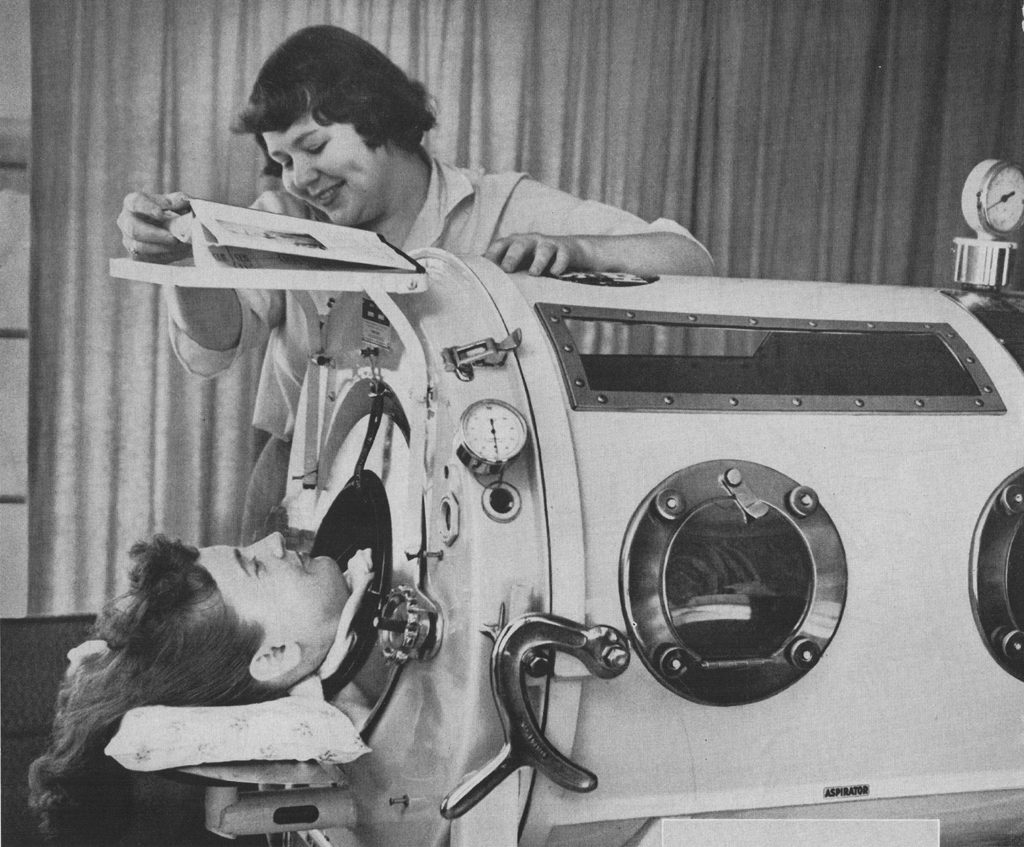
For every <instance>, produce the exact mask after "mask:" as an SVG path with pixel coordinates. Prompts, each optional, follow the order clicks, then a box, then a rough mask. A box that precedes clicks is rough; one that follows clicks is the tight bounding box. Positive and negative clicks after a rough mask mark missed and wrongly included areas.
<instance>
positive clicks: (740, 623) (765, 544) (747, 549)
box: [665, 498, 814, 660]
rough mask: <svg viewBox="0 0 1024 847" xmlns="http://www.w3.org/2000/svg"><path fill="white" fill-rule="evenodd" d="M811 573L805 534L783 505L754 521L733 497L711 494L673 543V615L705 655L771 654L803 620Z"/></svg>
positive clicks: (668, 583)
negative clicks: (789, 518) (787, 514)
mask: <svg viewBox="0 0 1024 847" xmlns="http://www.w3.org/2000/svg"><path fill="white" fill-rule="evenodd" d="M813 573H814V563H813V561H812V559H811V554H810V550H808V548H807V544H806V542H805V541H804V538H803V536H802V535H801V534H800V532H799V531H798V530H797V529H796V527H795V526H794V524H793V523H792V522H791V521H789V520H787V519H786V518H785V517H784V516H783V515H782V514H780V513H779V512H778V511H776V510H775V509H771V510H769V511H768V512H767V513H766V514H765V515H764V516H762V517H761V518H759V519H758V520H756V521H751V520H750V519H749V518H748V516H747V515H746V514H745V513H744V512H743V510H742V508H740V506H739V505H738V504H737V503H736V502H735V501H734V500H731V499H725V498H722V499H718V500H711V501H709V502H707V503H704V504H703V505H701V506H699V507H698V508H696V509H694V510H693V512H692V513H691V514H690V515H689V516H688V517H687V518H686V519H685V520H684V521H683V523H682V525H681V526H680V527H679V531H678V532H677V533H676V535H675V537H674V538H673V539H672V542H671V544H670V547H669V553H668V561H667V564H666V567H665V603H666V606H667V610H668V616H669V620H670V621H671V623H672V626H673V629H674V631H675V635H676V637H677V638H678V639H679V640H680V641H681V642H682V643H683V644H686V645H687V646H689V647H690V648H692V649H693V650H695V651H696V652H697V653H699V654H700V655H701V656H702V657H705V658H707V659H715V660H721V659H748V658H767V657H769V656H771V655H772V653H774V652H775V651H776V650H778V649H779V646H780V645H781V644H782V643H783V641H784V640H785V639H786V638H787V637H788V636H789V635H791V634H792V633H793V632H795V631H796V630H797V629H798V628H799V626H800V621H801V619H802V618H803V615H804V612H805V610H806V608H807V602H808V597H809V596H810V591H811V587H812V583H813Z"/></svg>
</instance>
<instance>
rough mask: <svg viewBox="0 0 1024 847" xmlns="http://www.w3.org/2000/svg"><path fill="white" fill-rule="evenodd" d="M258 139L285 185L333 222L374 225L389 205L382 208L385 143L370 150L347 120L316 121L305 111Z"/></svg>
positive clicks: (385, 193) (387, 188)
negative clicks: (276, 167)
mask: <svg viewBox="0 0 1024 847" xmlns="http://www.w3.org/2000/svg"><path fill="white" fill-rule="evenodd" d="M263 140H264V141H265V142H266V144H267V152H268V153H269V155H270V157H271V158H272V159H273V160H274V161H275V162H277V163H278V164H280V165H281V169H282V174H281V178H282V180H283V182H284V187H285V189H286V190H287V191H288V192H289V193H290V194H294V195H295V196H296V197H298V198H299V199H300V200H304V201H305V202H307V203H309V204H310V205H312V206H315V207H316V208H317V209H319V210H320V211H322V212H324V213H325V214H326V215H327V216H328V217H329V218H330V220H331V221H332V222H333V223H336V224H341V225H342V226H356V227H360V228H362V229H376V228H377V227H378V226H379V225H380V224H381V223H382V222H383V221H385V220H387V218H388V217H390V216H391V215H392V214H393V212H394V211H395V210H392V209H389V208H388V198H389V197H390V196H392V193H393V192H391V191H390V183H389V176H390V172H391V168H390V153H389V150H388V145H387V144H382V145H381V146H380V147H378V148H376V149H375V150H371V149H370V148H369V147H368V146H367V144H366V142H365V141H363V139H362V136H360V135H359V133H358V132H356V131H355V128H354V127H353V126H352V124H337V123H332V124H328V125H327V126H322V125H320V124H318V123H317V122H316V121H315V120H313V118H312V117H310V116H307V117H305V118H302V119H300V120H298V121H296V122H295V123H293V124H292V125H291V126H290V127H288V129H286V130H285V131H284V132H265V133H263Z"/></svg>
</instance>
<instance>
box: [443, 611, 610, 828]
mask: <svg viewBox="0 0 1024 847" xmlns="http://www.w3.org/2000/svg"><path fill="white" fill-rule="evenodd" d="M544 650H558V651H561V652H563V653H568V654H569V655H571V656H574V657H575V658H577V659H579V660H580V661H581V662H582V663H583V664H584V665H585V666H586V667H587V669H588V670H589V671H590V672H591V673H593V674H594V675H595V676H598V677H601V678H602V679H611V678H612V677H616V676H618V675H619V674H621V673H622V672H623V671H624V670H625V669H626V668H627V667H628V666H629V655H630V653H629V643H628V641H627V640H626V637H625V636H624V635H623V634H622V633H621V632H619V631H618V630H617V629H615V628H613V627H610V626H604V625H598V626H594V627H590V628H587V627H584V626H583V625H581V624H578V623H574V622H573V621H570V620H568V619H566V618H561V617H557V616H555V615H546V614H529V615H524V616H522V617H520V618H517V619H516V620H514V621H512V623H510V624H508V625H507V626H506V627H504V629H502V631H501V632H500V633H499V634H498V637H497V639H496V641H495V643H494V648H493V650H492V651H491V690H492V692H493V694H494V702H495V705H496V706H497V707H498V715H499V717H500V718H501V723H502V728H503V730H504V733H505V744H504V745H503V746H502V748H501V750H500V751H499V752H498V755H497V756H495V757H494V758H493V759H491V761H490V762H488V763H487V764H486V765H484V766H483V767H482V768H480V770H478V771H475V772H473V773H471V774H469V775H467V776H466V777H465V778H464V779H463V780H462V782H461V783H460V784H459V785H458V786H457V787H456V788H455V789H454V790H452V791H451V792H450V793H449V794H448V796H447V797H445V799H444V800H443V801H442V803H441V814H442V815H443V816H444V817H446V818H449V819H452V818H457V817H461V816H462V815H464V814H465V813H466V812H468V811H469V810H470V809H471V808H473V806H475V805H476V804H477V803H479V802H480V801H481V800H482V799H483V798H484V797H486V796H487V794H489V793H490V792H491V790H493V789H494V788H495V787H496V786H497V785H498V784H499V783H501V782H502V780H504V779H505V778H506V777H507V776H509V775H510V774H512V773H515V771H516V770H518V769H519V768H521V767H523V766H526V765H528V766H531V767H534V768H536V769H537V770H539V771H540V772H542V773H543V774H545V775H546V776H547V777H548V778H549V779H551V780H552V781H554V782H556V783H557V784H558V785H560V786H562V787H563V788H566V789H568V790H570V791H580V792H582V791H593V790H594V789H595V788H596V787H597V777H596V776H595V775H594V774H593V773H591V772H590V771H588V770H587V769H586V768H584V767H581V766H580V765H577V764H576V763H575V762H573V761H572V760H570V759H569V758H567V757H566V756H564V755H562V753H560V752H559V751H558V750H556V749H555V748H554V746H552V744H551V742H550V741H548V739H547V738H546V737H545V735H544V732H543V731H542V730H541V728H540V726H539V725H538V723H537V718H536V716H535V715H534V713H533V709H531V707H530V703H529V700H528V698H527V690H526V677H527V675H528V673H529V667H530V660H531V658H532V657H535V656H537V655H538V652H540V651H544Z"/></svg>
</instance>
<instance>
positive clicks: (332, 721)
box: [105, 697, 370, 771]
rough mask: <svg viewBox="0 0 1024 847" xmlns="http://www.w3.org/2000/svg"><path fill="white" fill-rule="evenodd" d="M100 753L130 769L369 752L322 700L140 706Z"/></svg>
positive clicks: (327, 758)
mask: <svg viewBox="0 0 1024 847" xmlns="http://www.w3.org/2000/svg"><path fill="white" fill-rule="evenodd" d="M105 752H106V754H107V755H108V756H111V757H113V758H114V759H116V760H117V761H118V762H119V763H120V764H121V765H123V766H124V767H126V768H128V770H133V771H158V770H164V769H166V768H180V767H186V766H188V765H201V764H209V763H212V762H238V761H250V760H256V759H258V760H264V761H266V760H270V761H276V760H289V761H292V760H294V761H307V760H310V759H312V760H316V761H320V762H335V763H341V762H351V761H352V760H353V759H357V758H359V757H360V756H362V755H363V754H364V753H368V752H370V748H369V747H367V746H366V744H364V743H363V740H362V739H361V738H360V737H359V733H358V732H357V731H356V728H355V726H354V725H353V724H352V721H351V720H349V718H348V716H347V715H345V713H344V712H341V711H339V710H338V709H337V708H335V707H334V706H332V705H331V704H330V703H327V702H325V701H323V700H314V699H312V698H309V697H281V698H279V699H277V700H269V701H267V702H266V703H254V704H252V705H248V706H195V707H193V706H141V707H139V708H137V709H132V710H130V711H129V712H127V713H126V714H125V716H124V717H123V718H122V719H121V726H120V728H119V729H118V731H117V733H116V734H115V735H114V737H113V738H112V739H111V741H110V743H109V744H108V745H107V747H106V750H105Z"/></svg>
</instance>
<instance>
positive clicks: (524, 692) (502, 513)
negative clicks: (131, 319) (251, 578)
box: [289, 250, 1024, 845]
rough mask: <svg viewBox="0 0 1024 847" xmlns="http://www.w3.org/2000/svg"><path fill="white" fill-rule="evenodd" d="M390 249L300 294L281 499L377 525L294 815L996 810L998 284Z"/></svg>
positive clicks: (1013, 740)
mask: <svg viewBox="0 0 1024 847" xmlns="http://www.w3.org/2000/svg"><path fill="white" fill-rule="evenodd" d="M416 256H417V258H418V260H419V261H420V262H421V263H422V264H423V266H424V267H425V269H426V274H425V281H418V282H415V283H413V284H412V285H411V286H410V289H409V290H408V291H407V292H403V290H402V288H401V284H400V283H394V282H393V281H389V282H388V286H387V290H385V287H384V286H376V287H370V288H367V289H366V291H367V292H368V293H369V295H370V297H369V298H368V297H367V296H366V294H364V293H363V292H356V291H350V292H346V293H341V294H338V295H336V296H334V297H332V298H330V300H329V301H326V302H320V303H319V306H320V310H321V316H320V319H321V320H322V321H326V322H328V323H329V322H330V321H332V320H337V321H339V324H338V330H339V331H338V332H335V333H332V334H331V338H332V339H333V340H332V341H331V342H330V344H333V345H334V346H333V347H332V348H330V349H326V348H325V349H324V350H322V351H320V352H321V354H322V356H321V358H320V360H319V362H318V364H317V368H318V373H319V376H317V378H316V379H314V380H312V381H307V387H306V390H305V393H304V395H303V399H302V401H301V402H300V411H299V419H298V421H297V425H296V441H295V446H294V449H293V453H292V467H291V469H290V476H291V477H292V478H293V482H292V483H291V484H292V487H293V491H292V492H291V493H290V495H289V497H290V498H291V501H290V506H291V509H292V511H293V512H295V513H297V512H301V511H302V510H303V509H305V510H306V511H307V512H310V511H312V512H313V513H315V514H314V515H313V518H314V519H315V520H320V519H322V518H323V517H324V515H325V513H326V510H327V505H328V504H332V506H331V507H332V508H340V509H341V511H339V512H338V514H337V515H336V517H337V518H338V519H339V520H340V521H341V522H342V523H344V522H345V521H346V520H348V521H350V522H352V521H354V520H356V519H358V520H359V521H362V522H363V524H365V525H367V526H368V527H369V533H370V536H369V537H370V541H369V542H365V543H375V544H377V545H378V546H380V545H383V546H385V547H388V546H389V548H390V549H386V550H375V564H376V566H377V573H378V575H379V580H378V582H377V584H376V586H375V593H374V595H373V597H374V600H373V601H372V603H373V608H372V610H371V611H372V614H366V615H364V620H363V621H362V623H361V624H360V627H361V629H360V632H359V634H358V636H357V641H358V644H357V648H356V649H355V650H354V651H353V655H354V657H355V658H354V659H352V661H351V667H350V668H349V669H348V678H347V679H346V681H347V682H348V685H347V686H346V688H345V689H344V690H343V691H342V693H341V695H340V697H341V699H342V700H343V701H346V700H347V701H348V702H349V703H350V704H351V707H352V709H353V710H354V711H353V713H356V712H358V713H359V714H360V715H362V716H363V719H364V723H363V732H364V736H365V737H366V738H367V741H368V743H369V744H370V746H371V747H372V749H373V753H372V754H370V755H367V756H364V757H363V758H362V759H360V760H358V761H357V762H355V763H353V764H352V765H350V766H346V781H347V784H346V785H345V786H344V787H343V790H345V791H347V792H350V794H351V797H352V798H353V800H354V806H355V814H354V816H353V820H352V823H351V825H349V826H347V827H339V828H334V829H325V830H324V831H323V832H322V833H320V834H319V835H318V837H319V838H321V839H323V840H325V841H327V842H328V843H331V844H336V845H348V844H353V845H364V844H365V845H369V844H388V845H400V844H408V845H424V844H443V843H449V842H450V843H452V844H466V845H479V844H508V845H511V844H516V843H522V844H530V845H546V844H579V843H586V844H590V845H612V844H624V843H626V842H627V841H630V839H634V840H633V841H632V842H631V843H647V842H642V839H643V837H644V832H651V831H652V830H651V823H650V822H651V821H652V820H657V819H659V818H665V817H673V816H694V815H706V816H733V815H755V816H760V817H770V816H774V815H780V816H787V815H788V816H796V817H828V816H843V817H871V816H882V817H903V818H906V817H938V818H940V819H941V820H942V821H943V825H944V832H945V836H944V837H945V838H946V839H947V843H983V840H984V839H985V838H991V839H993V840H992V841H991V843H1003V842H1000V841H999V838H1004V839H1010V838H1016V837H1020V834H1021V829H1022V828H1024V824H1022V823H1021V820H1020V819H1021V817H1022V815H1021V809H1024V632H1022V630H1024V303H1021V301H1017V300H1013V299H1004V300H999V299H997V298H995V297H994V296H989V295H982V294H974V293H964V292H941V291H939V290H920V289H908V288H901V287H879V286H857V285H836V284H828V283H805V282H782V281H764V280H738V279H690V278H663V279H660V280H658V281H655V282H653V283H650V284H635V285H626V284H617V283H620V282H621V281H620V280H617V279H615V278H611V279H606V280H600V281H602V282H605V283H608V282H611V283H612V284H587V283H593V282H594V280H582V281H566V280H555V279H548V278H531V277H528V276H526V275H524V274H517V275H513V276H506V275H505V274H503V273H502V272H501V271H500V270H499V269H498V268H496V267H495V266H493V265H491V264H490V263H488V262H485V261H483V260H461V259H457V258H455V257H452V256H450V255H448V254H445V253H442V252H440V251H433V250H428V251H423V252H422V253H419V254H416ZM421 276H422V275H421ZM321 299H322V298H321ZM300 480H301V486H304V488H303V487H301V486H300V482H299V481H300ZM353 484H355V485H356V486H357V487H358V486H367V487H368V488H369V489H371V491H370V494H372V495H373V496H374V497H376V498H377V501H378V502H379V504H380V507H379V508H376V510H373V511H372V513H371V514H369V516H367V515H365V514H362V515H359V514H356V513H354V512H345V508H344V507H338V506H337V503H338V502H340V501H339V495H338V492H343V491H345V490H346V487H351V486H352V485H353ZM310 491H312V492H313V495H310V494H309V493H308V492H310ZM304 492H306V493H304ZM374 492H376V493H374ZM367 496H370V495H367ZM304 497H305V498H306V501H305V502H306V504H305V505H301V504H302V502H304V501H303V498H304ZM311 497H312V499H310V498H311ZM374 539H376V541H374ZM382 539H383V540H382ZM645 827H646V830H645ZM638 839H639V840H638ZM958 839H959V841H958ZM320 843H323V841H321V842H320ZM651 843H660V842H655V841H652V842H651ZM984 843H988V842H984ZM1005 843H1014V842H1012V841H1010V840H1006V841H1005Z"/></svg>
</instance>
